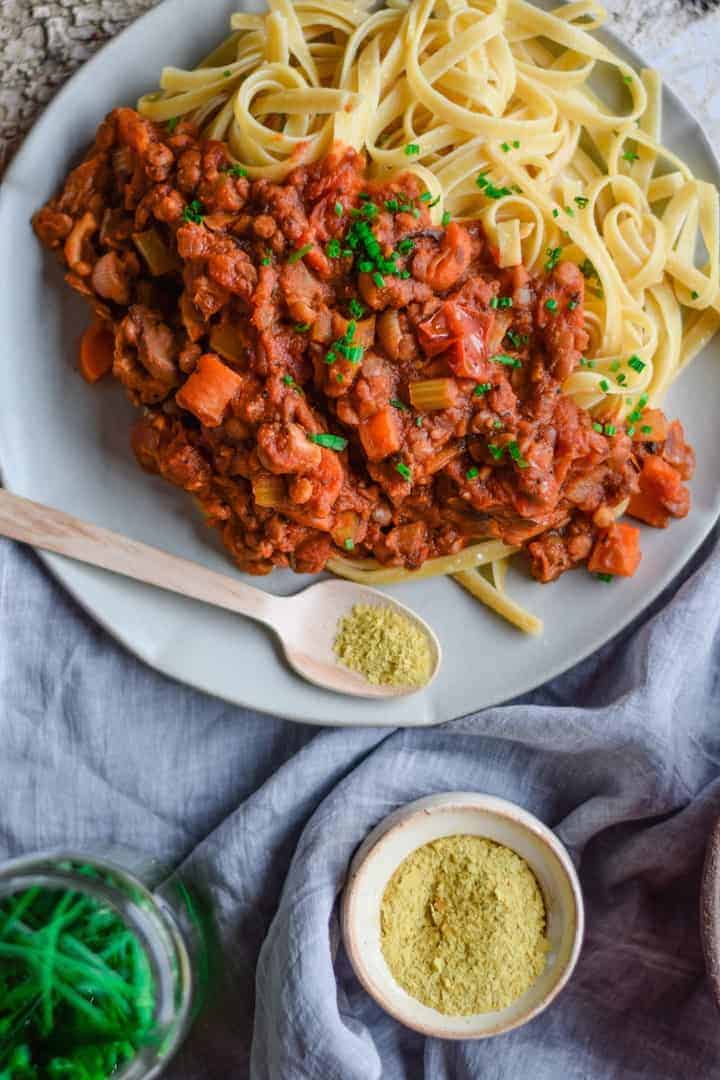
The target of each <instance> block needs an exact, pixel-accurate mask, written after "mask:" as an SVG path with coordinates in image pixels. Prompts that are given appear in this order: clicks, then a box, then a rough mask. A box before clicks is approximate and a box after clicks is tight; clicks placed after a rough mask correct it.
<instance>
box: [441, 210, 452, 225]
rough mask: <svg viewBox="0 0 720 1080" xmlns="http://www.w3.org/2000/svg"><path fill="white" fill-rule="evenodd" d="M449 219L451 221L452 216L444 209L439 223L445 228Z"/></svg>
mask: <svg viewBox="0 0 720 1080" xmlns="http://www.w3.org/2000/svg"><path fill="white" fill-rule="evenodd" d="M451 221H452V217H451V215H450V214H449V213H448V211H447V210H446V211H445V213H444V214H443V216H442V218H441V221H440V224H441V225H442V226H443V228H444V229H446V228H447V227H448V225H449V224H450V222H451Z"/></svg>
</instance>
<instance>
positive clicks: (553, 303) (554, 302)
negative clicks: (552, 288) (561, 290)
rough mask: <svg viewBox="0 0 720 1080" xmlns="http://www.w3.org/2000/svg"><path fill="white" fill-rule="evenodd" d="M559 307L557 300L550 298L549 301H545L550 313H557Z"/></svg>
mask: <svg viewBox="0 0 720 1080" xmlns="http://www.w3.org/2000/svg"><path fill="white" fill-rule="evenodd" d="M557 306H558V302H557V300H554V299H553V298H552V297H550V299H549V300H546V301H545V307H546V308H547V310H548V311H557Z"/></svg>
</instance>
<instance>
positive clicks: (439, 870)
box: [380, 836, 549, 1016]
mask: <svg viewBox="0 0 720 1080" xmlns="http://www.w3.org/2000/svg"><path fill="white" fill-rule="evenodd" d="M380 919H381V934H382V941H381V947H382V952H383V956H384V957H385V960H386V962H387V965H388V967H389V968H390V971H391V972H392V974H393V977H394V978H395V979H396V981H397V982H398V983H399V984H400V986H402V987H403V989H405V990H406V991H407V992H408V994H410V995H412V997H414V998H417V1000H418V1001H421V1002H422V1003H423V1004H424V1005H429V1006H430V1007H431V1008H433V1009H437V1010H438V1012H441V1013H447V1014H449V1015H453V1016H467V1015H470V1014H472V1013H483V1012H494V1011H495V1010H498V1009H504V1008H505V1007H506V1006H507V1005H510V1004H511V1003H512V1002H513V1001H515V1000H516V999H517V998H519V997H520V995H521V994H524V993H525V991H526V990H527V989H528V987H530V986H531V985H532V983H533V982H535V980H536V979H537V978H538V976H539V975H540V973H541V972H542V970H543V968H544V967H545V960H546V956H547V951H548V948H549V945H548V941H547V938H546V936H545V924H546V918H545V905H544V902H543V898H542V893H541V892H540V887H539V886H538V883H537V881H536V879H535V876H534V874H533V872H532V870H531V869H530V867H529V866H528V864H527V863H526V862H525V860H524V859H523V858H521V857H520V856H519V855H517V854H516V853H515V852H514V851H511V850H510V849H509V848H506V847H504V846H503V845H502V844H496V843H495V842H494V841H492V840H486V839H484V838H483V837H479V836H447V837H443V838H442V839H441V840H434V841H433V842H432V843H430V844H425V845H423V847H420V848H417V850H415V851H413V852H412V854H410V855H409V856H408V857H407V858H406V859H405V861H404V862H403V863H401V864H400V866H399V867H398V868H397V870H396V871H395V873H394V874H393V876H392V878H391V879H390V882H389V883H388V886H387V888H386V889H385V894H384V896H383V900H382V907H381V912H380Z"/></svg>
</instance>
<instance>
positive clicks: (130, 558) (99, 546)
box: [0, 488, 441, 698]
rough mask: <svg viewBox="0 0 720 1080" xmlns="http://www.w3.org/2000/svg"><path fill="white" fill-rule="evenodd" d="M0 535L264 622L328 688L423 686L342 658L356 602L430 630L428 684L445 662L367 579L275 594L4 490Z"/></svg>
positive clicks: (435, 644)
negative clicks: (340, 629)
mask: <svg viewBox="0 0 720 1080" xmlns="http://www.w3.org/2000/svg"><path fill="white" fill-rule="evenodd" d="M0 536H9V537H10V538H11V539H13V540H21V541H23V542H24V543H26V544H32V545H33V547H39V548H43V549H44V550H45V551H54V552H57V554H58V555H67V556H69V558H71V559H77V560H78V561H79V562H84V563H90V565H91V566H100V567H102V568H103V569H104V570H112V571H113V573H115V574H123V575H124V576H125V577H129V578H134V579H135V580H136V581H144V582H145V583H146V584H148V585H157V587H158V588H160V589H168V590H169V591H170V592H175V593H180V595H181V596H188V597H190V598H191V599H193V600H202V601H203V602H204V603H206V604H214V605H215V607H221V608H226V609H227V610H228V611H234V612H236V613H237V614H238V615H247V616H248V618H250V619H255V620H256V621H257V622H261V623H264V624H265V626H269V627H270V629H271V630H274V631H275V633H276V634H277V636H278V638H279V639H280V642H281V644H282V647H283V649H284V651H285V656H286V657H287V659H288V662H289V663H290V665H291V667H293V668H294V669H295V671H297V673H298V674H299V675H302V677H303V678H304V679H307V680H308V681H309V682H311V683H315V684H316V685H317V686H322V687H324V688H325V689H326V690H336V691H337V692H338V693H340V694H353V695H355V696H356V697H372V698H391V697H400V696H402V695H404V694H411V693H414V692H415V691H416V690H417V689H418V687H403V686H374V685H373V684H372V683H369V682H368V681H367V680H366V679H365V678H364V677H363V676H362V675H358V674H357V673H356V672H354V671H350V670H349V669H348V668H346V667H343V666H342V665H341V664H339V663H338V662H337V660H336V658H335V655H334V653H333V641H334V640H335V635H336V632H337V626H338V620H339V619H341V618H342V617H343V615H346V614H347V613H348V611H349V610H350V608H351V607H353V605H354V604H382V605H384V606H388V607H392V608H395V610H396V611H399V612H401V613H402V614H403V615H406V616H407V617H408V618H410V619H412V620H413V622H415V623H416V624H417V626H418V627H419V628H420V629H421V630H422V631H423V632H424V633H425V634H426V636H427V639H428V645H429V646H430V651H431V656H432V667H431V674H430V678H429V679H428V683H429V682H431V681H432V680H433V679H434V678H435V675H436V674H437V671H438V668H439V667H440V655H441V654H440V643H439V641H438V639H437V638H436V636H435V634H434V633H433V631H432V630H431V629H430V627H429V626H428V625H427V623H426V622H424V621H423V620H422V619H421V618H420V617H419V616H418V615H416V614H415V613H414V612H413V611H411V610H410V609H409V608H406V607H405V605H404V604H399V603H398V602H397V600H393V599H392V597H390V596H386V595H385V594H384V593H381V592H378V590H377V589H371V588H368V586H367V585H356V584H355V583H354V582H350V581H339V580H337V579H330V580H327V581H320V582H318V583H317V584H316V585H310V586H309V588H307V589H303V590H302V592H299V593H296V594H295V596H273V595H272V594H270V593H266V592H263V591H262V590H261V589H254V588H253V587H252V586H250V585H246V584H245V583H244V582H242V581H238V580H237V579H236V578H232V577H227V576H226V575H224V574H217V573H215V571H214V570H207V569H206V568H205V567H204V566H200V565H199V564H198V563H194V562H190V561H189V560H188V559H179V558H177V556H175V555H170V554H168V552H166V551H161V550H160V549H159V548H155V547H150V546H149V545H148V544H141V543H139V542H138V541H137V540H131V539H130V538H129V537H127V536H120V535H119V533H114V532H110V530H109V529H101V528H98V527H97V526H95V525H89V524H87V523H86V522H84V521H80V520H79V519H78V518H74V517H71V516H70V515H69V514H64V513H63V512H62V511H61V510H53V509H51V508H50V507H48V506H42V505H41V504H40V503H35V502H30V500H29V499H23V498H21V497H20V496H19V495H11V494H10V492H8V491H4V490H3V489H1V488H0ZM428 683H426V684H425V685H426V686H427V685H428Z"/></svg>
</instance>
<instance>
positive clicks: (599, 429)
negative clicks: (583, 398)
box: [593, 421, 603, 435]
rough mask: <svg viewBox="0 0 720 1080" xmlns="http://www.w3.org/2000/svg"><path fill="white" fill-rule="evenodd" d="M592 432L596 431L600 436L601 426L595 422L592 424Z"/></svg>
mask: <svg viewBox="0 0 720 1080" xmlns="http://www.w3.org/2000/svg"><path fill="white" fill-rule="evenodd" d="M593 431H597V433H598V435H602V433H603V426H602V424H598V423H597V421H595V422H594V423H593Z"/></svg>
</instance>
